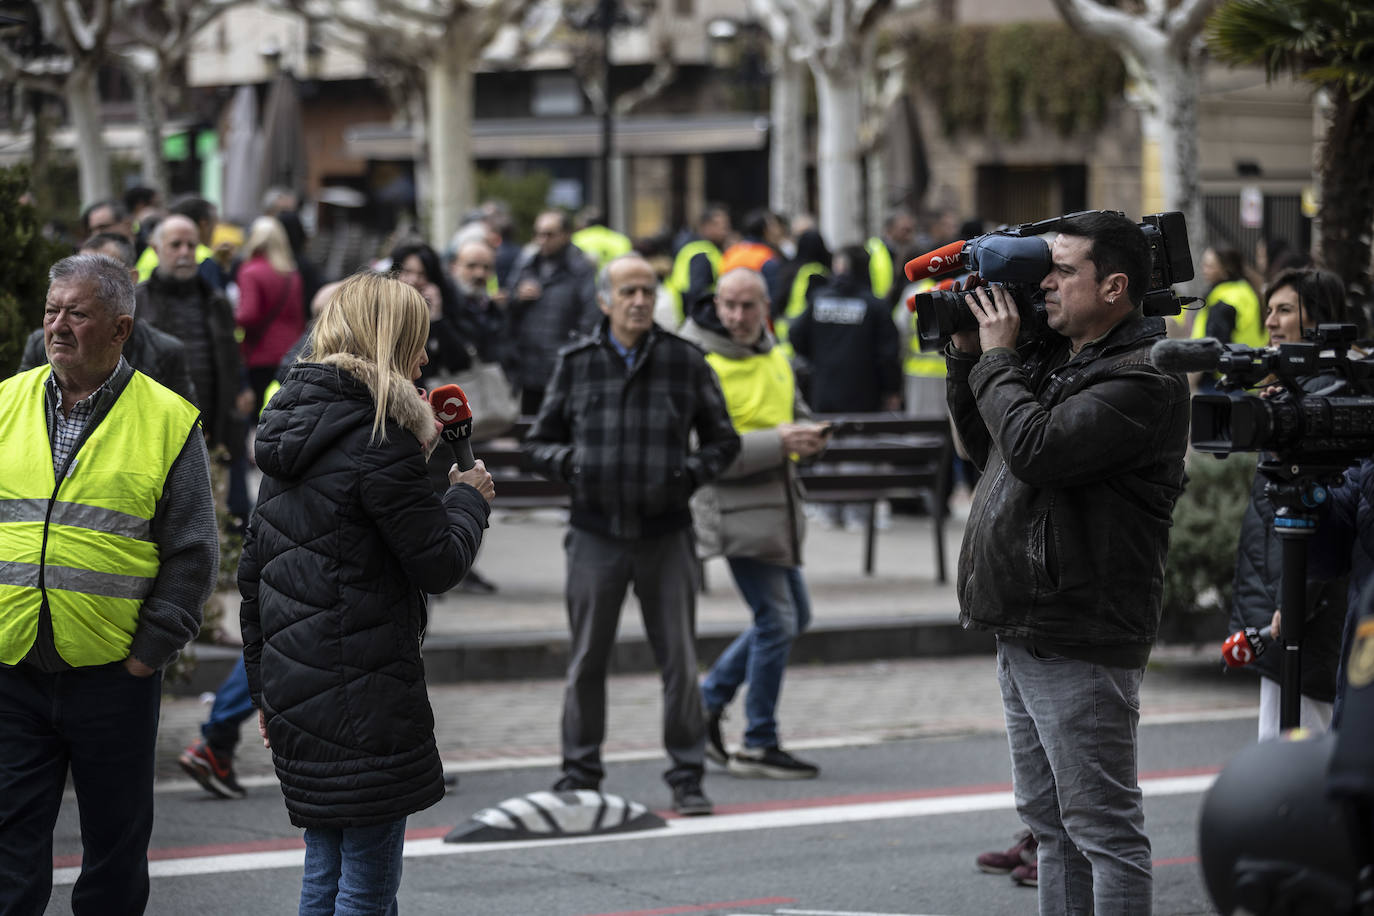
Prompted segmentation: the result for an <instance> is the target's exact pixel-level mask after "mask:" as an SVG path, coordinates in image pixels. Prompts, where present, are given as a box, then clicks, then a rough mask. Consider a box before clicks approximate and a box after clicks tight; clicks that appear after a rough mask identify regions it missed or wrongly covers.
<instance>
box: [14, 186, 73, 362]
mask: <svg viewBox="0 0 1374 916" xmlns="http://www.w3.org/2000/svg"><path fill="white" fill-rule="evenodd" d="M28 190H29V170H28V167H27V166H23V165H18V166H14V167H11V168H0V378H9V377H10V376H11V375H13V374H14V370H15V369H17V368H18V366H19V357H20V356H22V355H23V352H24V341H25V340H26V339H27V338H28V336H29V333H30V332H31V331H32V330H33V329H34V328H36V327H39V326H40V325H42V323H43V300H44V297H45V296H46V295H47V291H48V268H49V267H50V266H52V263H53V262H54V261H56V260H58V259H59V258H62V257H65V256H66V255H68V254H70V253H71V251H70V250H69V249H68V248H67V247H66V246H64V245H61V244H58V243H56V242H52V241H49V240H48V239H46V238H44V237H43V234H42V232H41V229H42V223H41V222H40V218H39V215H38V212H37V211H36V210H34V208H33V207H30V206H28V205H27V204H21V203H20V202H19V199H20V198H21V197H23V196H24V193H25V192H26V191H28Z"/></svg>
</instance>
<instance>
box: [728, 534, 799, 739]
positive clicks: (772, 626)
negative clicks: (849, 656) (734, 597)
mask: <svg viewBox="0 0 1374 916" xmlns="http://www.w3.org/2000/svg"><path fill="white" fill-rule="evenodd" d="M728 559H729V563H730V574H731V575H733V576H734V577H735V584H736V585H737V586H739V590H740V594H741V595H743V596H744V600H745V601H746V602H747V603H748V604H749V609H750V610H751V611H753V613H754V625H753V626H751V627H750V628H749V629H747V630H745V631H744V632H743V633H741V634H740V635H739V636H738V637H736V638H735V641H734V642H732V643H730V645H729V646H727V647H726V649H725V651H724V652H722V653H721V654H720V658H718V659H716V663H715V664H714V665H712V666H711V670H710V672H709V673H708V674H707V675H706V680H705V681H703V682H702V685H701V697H702V701H703V702H704V703H705V704H706V711H707V713H708V714H714V713H716V712H719V711H720V710H722V709H724V708H725V706H726V705H727V704H728V703H729V702H730V701H731V700H732V699H734V696H735V691H737V690H739V687H740V685H741V684H743V683H744V682H745V681H748V682H749V693H748V695H747V696H746V697H745V700H744V713H745V716H746V717H748V720H749V723H748V727H747V728H746V729H745V732H744V746H745V747H776V746H777V744H778V720H777V715H776V713H777V708H778V696H779V695H780V694H781V693H782V674H783V671H784V670H785V669H786V668H787V654H788V652H789V651H791V649H792V641H793V640H794V639H796V638H797V636H798V635H799V634H801V633H803V632H804V631H805V630H806V627H807V625H808V624H810V623H811V598H810V596H809V595H808V594H807V592H806V583H805V582H804V581H803V580H802V575H801V570H800V569H799V568H797V567H795V566H778V565H776V564H774V563H764V562H762V561H760V560H751V559H749V558H747V557H729V558H728Z"/></svg>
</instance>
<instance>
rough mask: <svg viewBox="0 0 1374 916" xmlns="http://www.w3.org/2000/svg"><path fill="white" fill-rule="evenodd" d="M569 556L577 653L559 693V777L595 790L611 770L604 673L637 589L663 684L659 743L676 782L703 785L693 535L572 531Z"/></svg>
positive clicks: (703, 730) (570, 613)
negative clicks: (630, 592) (605, 752)
mask: <svg viewBox="0 0 1374 916" xmlns="http://www.w3.org/2000/svg"><path fill="white" fill-rule="evenodd" d="M564 548H565V550H566V552H567V556H568V577H567V601H568V625H569V627H570V628H571V630H572V650H571V657H570V658H569V659H568V681H567V686H566V688H565V689H564V693H563V772H564V773H566V774H568V775H569V776H572V777H575V778H577V779H580V780H582V781H584V782H588V783H597V784H599V783H600V782H601V780H602V779H603V778H604V777H605V775H606V771H605V768H604V767H603V766H602V764H601V742H602V741H604V740H605V737H606V669H607V665H608V664H609V663H610V658H611V651H612V650H613V649H614V648H615V633H616V628H617V626H618V625H619V623H620V609H621V606H622V605H623V604H624V603H625V592H626V590H627V589H628V588H629V586H630V584H631V583H633V584H634V590H635V597H637V598H638V599H639V608H640V613H641V615H642V617H643V619H644V633H645V636H646V637H647V638H648V640H649V646H650V648H652V649H653V653H654V660H655V661H656V662H657V663H658V669H659V673H660V675H661V677H662V680H663V746H664V748H665V749H666V750H667V752H668V757H669V759H670V761H671V767H670V769H669V770H668V771H667V772H666V773H665V774H664V778H665V779H666V780H667V781H668V783H669V784H670V785H674V784H676V783H679V782H682V781H683V780H687V779H700V778H701V774H702V768H703V766H704V760H705V750H706V719H705V715H704V713H703V712H702V708H701V691H700V690H698V689H697V654H696V643H695V642H694V639H695V635H696V607H697V606H696V586H697V581H696V579H697V561H696V551H695V545H694V543H693V540H692V530H691V529H690V528H683V529H681V530H680V531H675V532H672V533H670V534H665V535H662V536H660V537H645V538H637V539H635V540H621V539H619V538H611V537H604V536H602V535H599V534H594V533H592V532H590V531H583V530H581V529H578V528H573V529H570V530H569V531H568V537H567V540H566V541H565V542H564Z"/></svg>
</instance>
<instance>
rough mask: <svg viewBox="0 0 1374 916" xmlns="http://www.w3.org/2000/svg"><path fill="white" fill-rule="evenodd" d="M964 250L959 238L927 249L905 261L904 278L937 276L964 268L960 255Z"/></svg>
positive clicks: (917, 278)
mask: <svg viewBox="0 0 1374 916" xmlns="http://www.w3.org/2000/svg"><path fill="white" fill-rule="evenodd" d="M963 251H964V242H963V240H962V239H961V240H960V241H957V242H950V243H949V244H948V245H944V246H942V247H940V248H936V249H935V250H934V251H927V252H926V253H925V254H923V255H921V256H920V257H919V258H912V259H911V260H910V261H907V262H906V267H905V268H904V269H905V270H906V278H907V279H908V280H910V281H912V282H915V281H916V280H920V279H923V278H925V277H938V276H941V275H942V274H952V273H954V272H955V271H960V270H964V269H965V267H964V260H963V258H962V257H960V255H961V254H962V253H963Z"/></svg>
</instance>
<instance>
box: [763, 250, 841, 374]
mask: <svg viewBox="0 0 1374 916" xmlns="http://www.w3.org/2000/svg"><path fill="white" fill-rule="evenodd" d="M827 273H828V271H827V270H826V269H825V265H824V264H822V263H821V262H820V261H812V262H811V263H810V264H803V265H802V266H801V269H800V270H798V271H797V276H796V278H795V279H793V281H792V289H791V291H790V292H788V294H787V307H786V308H785V309H783V312H782V315H781V316H780V317H779V318H777V319H776V320H775V321H774V322H773V333H774V334H775V335H776V336H777V338H778V346H780V347H782V351H783V353H784V354H785V355H786V356H787V358H788V359H791V358H792V345H791V344H790V343H788V342H787V328H788V327H789V326H790V325H791V324H792V322H794V321H796V320H797V319H798V318H799V317H801V313H802V312H804V311H806V287H807V286H808V285H809V284H810V282H811V278H812V277H814V276H816V275H817V274H820V275H821V276H824V275H825V274H827Z"/></svg>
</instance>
